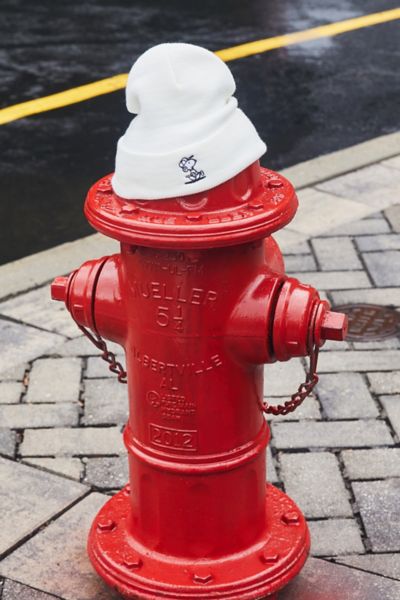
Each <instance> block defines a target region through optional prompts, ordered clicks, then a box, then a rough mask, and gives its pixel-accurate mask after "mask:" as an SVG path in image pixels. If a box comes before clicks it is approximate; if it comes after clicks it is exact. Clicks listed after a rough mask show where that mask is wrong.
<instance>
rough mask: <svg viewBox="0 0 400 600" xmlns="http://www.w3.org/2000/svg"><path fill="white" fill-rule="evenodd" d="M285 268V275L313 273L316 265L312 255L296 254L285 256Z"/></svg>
mask: <svg viewBox="0 0 400 600" xmlns="http://www.w3.org/2000/svg"><path fill="white" fill-rule="evenodd" d="M285 267H286V272H287V273H295V272H296V271H297V272H302V271H315V270H316V269H317V265H316V262H315V259H314V257H313V256H312V254H298V255H293V256H285Z"/></svg>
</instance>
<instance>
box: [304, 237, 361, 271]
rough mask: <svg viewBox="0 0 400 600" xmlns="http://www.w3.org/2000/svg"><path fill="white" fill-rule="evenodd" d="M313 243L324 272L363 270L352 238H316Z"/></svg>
mask: <svg viewBox="0 0 400 600" xmlns="http://www.w3.org/2000/svg"><path fill="white" fill-rule="evenodd" d="M360 239H362V238H360ZM311 243H312V246H313V248H314V252H315V254H316V257H317V259H318V263H319V265H320V267H321V269H322V270H323V271H335V270H338V271H340V270H341V269H346V270H349V269H355V270H357V269H362V265H361V262H360V259H359V258H358V256H357V252H356V250H355V248H354V246H353V244H352V241H351V239H350V238H343V237H339V238H338V237H331V238H328V237H326V238H315V239H313V240H311Z"/></svg>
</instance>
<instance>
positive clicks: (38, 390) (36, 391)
mask: <svg viewBox="0 0 400 600" xmlns="http://www.w3.org/2000/svg"><path fill="white" fill-rule="evenodd" d="M80 379H81V360H80V359H79V358H41V359H39V360H37V361H35V363H34V365H33V367H32V371H31V373H30V376H29V385H28V393H27V395H26V401H27V402H77V401H78V399H79V392H80Z"/></svg>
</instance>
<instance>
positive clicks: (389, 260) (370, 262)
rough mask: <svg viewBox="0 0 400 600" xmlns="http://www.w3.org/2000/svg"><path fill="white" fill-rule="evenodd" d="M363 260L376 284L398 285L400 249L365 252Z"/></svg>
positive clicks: (399, 281) (382, 285)
mask: <svg viewBox="0 0 400 600" xmlns="http://www.w3.org/2000/svg"><path fill="white" fill-rule="evenodd" d="M364 261H365V263H366V265H367V269H368V271H369V272H370V274H371V277H372V279H373V280H374V282H375V284H376V285H377V286H381V287H384V286H388V287H389V286H400V251H399V250H387V251H386V252H366V253H365V254H364Z"/></svg>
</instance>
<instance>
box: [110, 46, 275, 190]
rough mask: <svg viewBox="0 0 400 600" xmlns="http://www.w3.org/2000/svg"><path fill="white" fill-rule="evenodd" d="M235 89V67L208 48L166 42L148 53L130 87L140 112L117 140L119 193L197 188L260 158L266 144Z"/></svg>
mask: <svg viewBox="0 0 400 600" xmlns="http://www.w3.org/2000/svg"><path fill="white" fill-rule="evenodd" d="M234 91H235V81H234V79H233V77H232V73H231V72H230V70H229V69H228V67H227V66H226V65H225V63H224V62H223V61H222V60H221V59H220V58H218V57H217V56H216V55H215V54H214V53H213V52H210V51H208V50H205V49H204V48H200V47H199V46H194V45H192V44H160V45H158V46H154V47H153V48H150V50H147V52H145V53H144V54H142V56H140V57H139V59H138V60H137V61H136V62H135V64H134V65H133V67H132V69H131V71H130V73H129V77H128V83H127V87H126V104H127V107H128V110H129V112H131V113H134V114H137V116H136V117H135V118H134V119H133V121H132V122H131V124H130V125H129V127H128V129H127V130H126V132H125V135H123V136H122V137H121V138H120V139H119V141H118V146H117V155H116V165H115V174H114V176H113V179H112V186H113V188H114V191H115V193H116V194H117V195H118V196H121V197H122V198H126V199H141V200H156V199H160V198H173V197H175V196H187V195H189V194H197V193H198V192H202V191H204V190H208V189H210V188H213V187H215V186H216V185H219V184H220V183H223V182H224V181H227V180H228V179H230V178H231V177H233V176H234V175H236V174H237V173H239V172H240V171H242V170H243V169H245V168H246V167H248V166H249V165H250V164H252V163H253V162H254V161H256V160H257V159H258V158H260V156H262V155H263V154H264V152H265V151H266V146H265V144H264V142H263V141H262V140H261V139H260V137H259V136H258V134H257V131H256V130H255V128H254V126H253V124H252V123H251V121H250V120H249V119H248V118H247V117H246V115H245V114H244V113H243V112H242V111H241V110H240V109H239V108H238V107H237V100H236V98H233V97H232V94H233V93H234Z"/></svg>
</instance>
